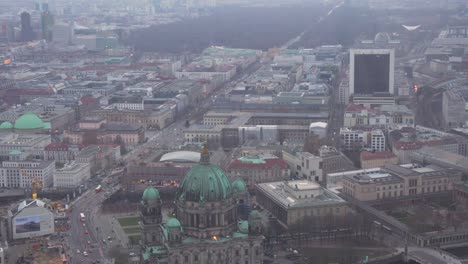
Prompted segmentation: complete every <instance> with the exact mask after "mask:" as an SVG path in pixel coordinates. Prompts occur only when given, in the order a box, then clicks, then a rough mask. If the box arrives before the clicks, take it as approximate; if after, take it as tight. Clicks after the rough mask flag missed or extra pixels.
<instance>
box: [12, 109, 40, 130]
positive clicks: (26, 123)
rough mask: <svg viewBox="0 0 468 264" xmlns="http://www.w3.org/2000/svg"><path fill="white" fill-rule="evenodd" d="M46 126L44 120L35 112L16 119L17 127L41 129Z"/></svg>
mask: <svg viewBox="0 0 468 264" xmlns="http://www.w3.org/2000/svg"><path fill="white" fill-rule="evenodd" d="M39 128H44V122H42V120H41V119H40V118H39V117H38V116H37V115H35V114H32V113H28V114H24V115H22V116H20V118H18V119H16V121H15V129H39Z"/></svg>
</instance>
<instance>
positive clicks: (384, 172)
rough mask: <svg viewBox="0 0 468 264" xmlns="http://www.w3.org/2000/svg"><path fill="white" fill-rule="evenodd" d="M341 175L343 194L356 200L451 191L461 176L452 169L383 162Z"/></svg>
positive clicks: (396, 197)
mask: <svg viewBox="0 0 468 264" xmlns="http://www.w3.org/2000/svg"><path fill="white" fill-rule="evenodd" d="M342 174H343V175H344V177H343V178H342V181H343V182H342V184H343V193H344V194H346V195H349V196H351V197H353V198H355V199H357V200H360V201H375V200H384V199H400V198H402V197H408V196H418V195H429V196H431V195H438V194H442V193H444V192H445V193H447V192H449V191H451V190H453V186H454V185H455V184H457V183H460V182H461V179H462V172H461V171H458V170H456V169H452V168H442V167H438V166H435V165H428V166H424V165H417V164H404V165H393V164H386V165H385V166H384V167H382V168H373V169H366V170H357V171H348V172H344V173H342Z"/></svg>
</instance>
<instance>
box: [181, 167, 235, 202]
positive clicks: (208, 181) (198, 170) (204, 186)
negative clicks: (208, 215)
mask: <svg viewBox="0 0 468 264" xmlns="http://www.w3.org/2000/svg"><path fill="white" fill-rule="evenodd" d="M231 196H232V187H231V182H230V181H229V178H228V177H227V176H226V174H225V173H224V171H223V170H222V169H221V168H220V167H218V166H216V165H212V164H196V165H195V166H193V167H192V169H191V170H190V171H189V172H188V173H187V175H186V176H185V178H184V180H183V181H182V183H181V184H180V186H179V189H178V190H177V199H180V200H185V201H191V202H217V201H222V200H225V199H228V198H230V197H231Z"/></svg>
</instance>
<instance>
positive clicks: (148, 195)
mask: <svg viewBox="0 0 468 264" xmlns="http://www.w3.org/2000/svg"><path fill="white" fill-rule="evenodd" d="M159 198H160V197H159V191H158V190H157V189H156V188H154V187H153V186H148V187H146V189H145V191H144V192H143V196H142V198H141V199H142V200H143V201H153V200H157V199H159Z"/></svg>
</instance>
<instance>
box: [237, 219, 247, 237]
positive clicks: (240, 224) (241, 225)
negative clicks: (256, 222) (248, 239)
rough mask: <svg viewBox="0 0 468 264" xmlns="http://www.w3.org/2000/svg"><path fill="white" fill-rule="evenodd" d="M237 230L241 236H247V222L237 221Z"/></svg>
mask: <svg viewBox="0 0 468 264" xmlns="http://www.w3.org/2000/svg"><path fill="white" fill-rule="evenodd" d="M237 229H238V230H239V232H240V233H242V234H247V233H249V222H247V221H239V222H238V223H237Z"/></svg>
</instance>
